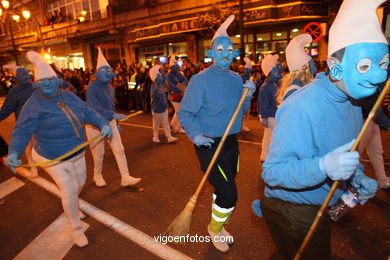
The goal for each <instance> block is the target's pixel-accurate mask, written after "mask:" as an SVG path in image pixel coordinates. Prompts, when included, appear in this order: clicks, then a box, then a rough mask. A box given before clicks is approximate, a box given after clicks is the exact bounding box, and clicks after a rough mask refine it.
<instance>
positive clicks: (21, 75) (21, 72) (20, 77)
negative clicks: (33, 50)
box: [15, 68, 31, 85]
mask: <svg viewBox="0 0 390 260" xmlns="http://www.w3.org/2000/svg"><path fill="white" fill-rule="evenodd" d="M15 79H16V80H17V81H18V82H19V83H20V84H22V85H23V84H26V83H28V82H29V81H30V79H31V75H30V74H28V71H27V70H26V69H24V68H18V69H17V70H16V75H15Z"/></svg>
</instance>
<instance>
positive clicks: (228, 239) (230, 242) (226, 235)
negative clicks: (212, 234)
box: [221, 227, 234, 245]
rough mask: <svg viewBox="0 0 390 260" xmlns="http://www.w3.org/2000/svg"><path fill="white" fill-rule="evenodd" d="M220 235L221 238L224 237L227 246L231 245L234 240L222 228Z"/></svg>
mask: <svg viewBox="0 0 390 260" xmlns="http://www.w3.org/2000/svg"><path fill="white" fill-rule="evenodd" d="M221 234H222V236H224V237H226V239H225V241H226V243H227V244H228V245H233V243H234V238H233V236H232V235H230V234H229V232H227V230H226V229H225V228H224V227H222V231H221Z"/></svg>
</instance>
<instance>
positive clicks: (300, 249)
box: [294, 79, 390, 260]
mask: <svg viewBox="0 0 390 260" xmlns="http://www.w3.org/2000/svg"><path fill="white" fill-rule="evenodd" d="M389 86H390V79H388V80H387V82H386V86H385V87H384V89H383V90H382V92H381V94H380V95H379V97H378V99H377V100H376V102H375V105H374V106H373V107H372V109H371V111H370V114H368V117H367V119H366V121H365V122H364V125H363V127H362V129H361V130H360V132H359V135H358V137H357V138H356V141H355V143H354V144H353V146H352V148H351V150H350V151H351V152H353V151H356V150H357V148H358V145H359V143H360V141H361V139H362V137H363V135H364V133H365V132H366V130H367V127H368V125H369V124H370V122H371V120H372V119H373V118H374V116H375V113H376V111H377V110H378V108H379V106H380V104H381V103H382V100H383V98H384V97H385V95H386V93H387V91H388V90H389ZM339 182H340V181H334V182H333V184H332V187H331V188H330V190H329V193H328V196H326V198H325V201H324V202H323V203H322V206H321V208H320V210H319V211H318V213H317V216H316V218H315V219H314V221H313V223H312V224H311V227H310V229H309V232H307V234H306V237H305V239H304V240H303V242H302V244H301V246H300V248H299V250H298V252H297V254H296V255H295V257H294V260H299V259H300V257H301V254H302V252H303V250H305V248H306V246H307V244H308V243H309V241H310V239H311V237H312V236H313V234H314V231H315V230H316V229H317V226H318V223H319V222H320V220H321V218H322V215H323V212H324V210H325V208H326V207H327V206H328V204H329V201H330V199H331V198H332V196H333V194H334V192H335V191H336V189H337V186H338V185H339Z"/></svg>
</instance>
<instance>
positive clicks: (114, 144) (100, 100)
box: [86, 47, 141, 187]
mask: <svg viewBox="0 0 390 260" xmlns="http://www.w3.org/2000/svg"><path fill="white" fill-rule="evenodd" d="M115 75H116V74H115V73H114V72H113V71H112V69H111V67H110V65H109V64H108V62H107V60H106V59H105V58H104V56H103V53H102V50H101V49H100V47H98V60H97V65H96V72H95V77H96V79H95V80H94V81H92V82H91V83H90V84H89V86H88V88H87V92H86V98H87V103H88V105H90V106H91V107H92V108H93V109H95V110H96V111H97V112H98V113H99V114H100V115H101V116H102V117H103V118H104V119H106V120H107V121H109V122H110V127H111V128H112V138H110V139H108V140H107V142H108V144H109V145H110V147H111V150H112V152H113V154H114V156H115V160H116V162H117V164H118V168H119V173H120V174H121V186H122V187H126V186H133V185H136V184H137V183H138V182H140V181H141V178H135V177H133V176H130V173H129V167H128V165H127V159H126V154H125V148H124V147H123V144H122V139H121V136H120V133H119V127H118V123H117V121H116V120H122V119H126V118H127V116H125V115H122V114H118V113H115V90H114V88H113V87H112V86H111V85H110V84H109V83H110V81H111V80H112V79H113V78H114V77H115ZM98 131H99V130H98V129H96V128H95V127H93V126H91V125H88V126H87V127H86V133H87V137H88V139H92V138H93V137H95V136H96V134H97V133H98ZM90 148H91V153H92V157H93V162H94V170H93V172H94V174H93V180H94V182H95V184H96V186H98V187H104V186H106V185H107V183H106V181H105V180H104V178H103V175H102V171H103V159H104V140H103V139H102V138H98V139H96V140H95V141H93V142H91V145H90Z"/></svg>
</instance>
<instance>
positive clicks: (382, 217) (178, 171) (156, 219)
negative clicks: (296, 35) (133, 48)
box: [0, 100, 390, 260]
mask: <svg viewBox="0 0 390 260" xmlns="http://www.w3.org/2000/svg"><path fill="white" fill-rule="evenodd" d="M0 103H1V100H0ZM151 122H152V119H151V115H150V114H142V115H139V116H136V117H134V118H130V119H129V120H127V121H126V122H124V123H122V124H121V128H122V140H123V144H124V147H125V151H126V154H127V159H128V165H129V168H130V171H131V174H132V175H134V176H136V177H142V178H143V180H142V182H140V183H139V184H138V185H137V187H133V188H122V187H120V176H119V172H118V168H117V166H116V163H115V158H114V156H113V154H112V152H111V150H110V149H109V148H108V147H109V146H106V155H105V160H104V173H103V174H104V178H105V179H106V181H107V183H108V185H107V186H106V187H104V188H97V187H96V186H95V185H94V183H93V181H92V169H93V164H92V158H91V153H90V151H89V150H87V152H86V161H87V181H86V184H85V186H84V188H83V191H82V193H81V195H80V198H81V199H82V201H83V202H82V205H81V207H82V209H83V210H84V212H85V213H86V218H85V219H84V220H83V221H84V222H85V224H84V227H85V228H87V231H86V235H87V237H88V239H89V241H90V245H88V246H87V247H85V248H78V247H77V246H74V245H73V244H72V243H71V241H69V240H67V239H68V236H67V235H64V234H67V232H68V231H67V229H66V222H64V218H63V211H62V207H61V203H60V200H59V199H58V197H56V196H55V195H54V194H55V186H53V185H52V184H51V183H52V180H51V178H50V177H49V176H48V175H47V174H46V173H45V172H44V171H43V170H42V169H40V170H39V176H40V177H39V178H38V179H37V180H31V179H28V178H25V177H22V176H20V175H14V174H13V173H12V172H11V171H10V170H9V169H8V168H7V167H5V166H0V212H1V214H0V259H4V260H5V259H69V260H70V259H72V260H73V259H76V260H78V259H161V258H164V259H185V258H193V259H270V258H273V252H274V245H273V242H272V240H271V238H270V235H269V233H268V230H267V228H266V226H265V223H264V219H261V218H257V217H256V216H255V215H254V214H253V213H252V211H251V203H252V201H253V200H255V199H258V198H259V197H260V196H261V194H262V192H263V188H264V183H263V182H262V181H261V178H260V177H259V176H260V173H261V164H260V162H259V157H260V148H261V146H260V143H261V136H262V131H263V129H262V127H261V126H260V124H259V122H258V120H257V119H256V118H255V117H254V116H252V115H251V116H250V120H249V128H250V129H251V131H250V132H243V133H241V134H239V140H241V142H240V153H241V163H240V169H241V170H240V172H239V174H238V176H237V185H238V193H239V200H238V203H237V206H236V209H235V212H234V215H233V217H232V219H231V222H230V224H229V225H228V228H227V229H228V230H229V232H230V233H231V234H232V235H233V236H234V238H235V243H234V245H233V246H232V247H231V250H230V251H229V252H228V253H227V254H223V253H220V252H219V251H217V250H216V249H214V247H213V246H212V245H211V244H210V243H206V242H203V243H201V242H198V243H196V242H193V243H187V244H185V245H175V244H171V243H168V244H167V245H161V243H156V242H155V241H153V240H154V237H158V236H159V235H163V234H164V231H165V230H166V228H167V227H168V225H169V224H170V223H171V221H172V220H173V219H174V218H175V217H176V216H177V215H178V214H179V213H180V212H181V211H182V210H183V209H184V206H185V204H186V203H187V201H188V200H189V199H190V197H191V196H192V194H194V192H195V189H196V187H197V185H198V184H199V182H200V179H201V177H202V173H201V172H200V169H199V164H198V161H197V158H196V156H195V153H194V149H193V146H192V144H191V142H190V141H189V140H188V139H187V137H186V136H185V135H182V134H181V135H176V136H177V137H179V141H178V143H177V144H167V143H164V141H165V138H164V137H163V136H162V133H163V132H161V133H160V138H161V140H163V143H161V144H155V143H153V142H152V129H151V125H152V123H151ZM13 126H14V120H13V118H12V117H10V118H8V119H7V120H5V121H3V122H1V123H0V134H1V135H2V136H3V137H4V138H5V139H6V140H7V141H9V140H10V134H11V131H12V127H13ZM389 137H390V134H389V133H387V132H382V139H383V143H384V150H385V154H384V156H385V160H386V161H387V162H388V161H389V158H390V145H389V144H390V138H389ZM363 159H365V160H363V162H364V165H365V168H366V174H367V175H369V176H371V177H375V175H374V171H373V169H372V167H371V165H370V163H369V161H367V159H368V157H367V156H366V155H363ZM23 160H24V161H25V158H24V159H23ZM386 170H387V171H388V170H389V167H388V166H386ZM3 184H4V185H3ZM2 185H3V186H2ZM40 185H43V186H44V185H47V187H48V189H49V190H50V189H51V191H50V192H49V191H47V190H46V189H44V188H42V187H43V186H40ZM11 186H12V187H13V188H12V189H11V188H10V187H11ZM4 187H5V188H4ZM7 187H8V188H7ZM7 190H8V191H7ZM2 191H5V193H4V194H7V195H5V196H4V195H2ZM212 191H213V189H212V187H211V186H210V185H209V184H206V185H205V187H204V188H203V190H202V192H201V194H200V197H199V198H198V201H197V204H196V207H195V209H194V212H193V215H192V223H191V228H190V235H192V236H196V235H198V236H205V235H207V231H206V227H207V224H208V222H209V220H210V204H211V200H212V198H211V196H212V195H211V194H212ZM389 206H390V190H379V191H378V193H377V196H376V197H375V198H373V199H371V200H370V201H369V202H367V204H366V205H364V206H357V207H356V208H354V209H353V210H351V211H350V212H349V213H348V214H347V215H346V216H344V217H343V218H342V219H341V220H339V221H338V222H337V223H335V224H334V225H333V229H332V259H351V260H352V259H354V260H355V259H378V260H379V259H388V257H389V256H390V241H389V237H390V236H389V235H390V225H389V217H390V210H389ZM53 230H54V231H55V232H54V231H53ZM50 232H51V233H50ZM50 238H51V239H50ZM44 239H48V240H44ZM43 245H45V246H43ZM49 253H50V257H49Z"/></svg>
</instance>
